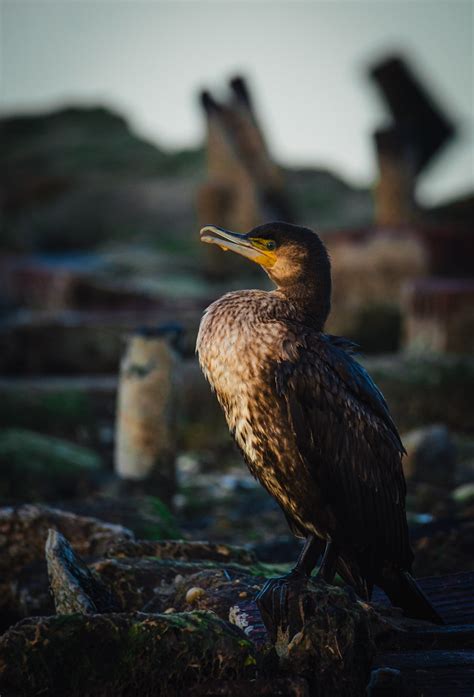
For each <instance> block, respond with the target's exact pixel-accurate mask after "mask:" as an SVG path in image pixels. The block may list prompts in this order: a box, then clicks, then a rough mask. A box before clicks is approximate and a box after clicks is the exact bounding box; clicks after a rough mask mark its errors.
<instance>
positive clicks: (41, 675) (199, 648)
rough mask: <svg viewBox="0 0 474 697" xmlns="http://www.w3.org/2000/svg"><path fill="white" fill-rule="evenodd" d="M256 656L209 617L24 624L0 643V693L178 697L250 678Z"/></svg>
mask: <svg viewBox="0 0 474 697" xmlns="http://www.w3.org/2000/svg"><path fill="white" fill-rule="evenodd" d="M254 652H255V650H254V648H253V645H252V644H251V642H250V641H248V640H247V639H246V638H245V635H244V634H243V632H241V631H240V630H238V629H237V628H235V627H233V626H232V625H230V624H228V623H226V622H223V621H222V620H220V619H219V618H218V617H217V616H216V615H214V614H213V613H207V612H191V613H181V614H175V615H158V614H157V615H144V614H141V613H131V614H120V613H119V614H108V615H87V616H86V615H76V614H75V615H62V616H56V617H39V618H38V617H36V618H29V619H27V620H24V621H22V622H20V623H19V624H17V625H16V626H15V627H13V628H12V629H11V630H9V631H8V632H6V633H5V634H4V635H3V636H2V637H1V638H0V693H1V694H4V695H13V694H14V695H16V696H17V697H26V696H27V695H32V694H48V695H51V696H54V695H57V696H59V695H60V696H61V697H62V695H66V694H67V695H70V697H75V696H80V697H83V695H88V696H89V697H112V696H113V697H122V696H123V697H125V695H138V694H139V695H141V696H142V697H148V696H149V697H159V696H161V695H162V696H165V695H166V697H175V696H176V697H177V696H178V695H184V694H187V688H188V687H190V686H195V685H198V684H200V683H201V682H205V681H207V680H210V679H215V680H233V679H237V678H242V677H252V676H253V674H254V671H255V663H256V660H255V656H254Z"/></svg>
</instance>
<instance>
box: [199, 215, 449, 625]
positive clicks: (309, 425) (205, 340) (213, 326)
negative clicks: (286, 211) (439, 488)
mask: <svg viewBox="0 0 474 697" xmlns="http://www.w3.org/2000/svg"><path fill="white" fill-rule="evenodd" d="M201 238H202V239H203V241H206V242H211V243H215V244H219V245H220V246H223V247H225V248H229V249H232V250H233V251H236V252H237V253H240V254H243V255H244V256H247V257H249V258H250V259H252V260H253V261H256V262H257V263H259V264H261V265H262V267H263V268H264V269H265V270H266V272H267V273H268V275H269V276H270V278H272V280H273V281H274V282H275V285H276V286H277V287H276V289H275V290H273V291H269V292H264V291H257V290H247V291H237V292H232V293H228V294H227V295H224V296H223V297H222V298H220V299H219V300H217V301H216V302H214V303H213V304H212V305H211V306H210V307H209V308H208V309H207V310H206V312H205V315H204V317H203V319H202V322H201V326H200V330H199V336H198V340H197V351H198V353H199V360H200V363H201V366H202V369H203V371H204V374H205V375H206V377H207V379H208V380H209V382H210V383H211V385H212V387H213V389H214V390H215V392H216V395H217V398H218V400H219V402H220V404H221V406H222V408H223V410H224V412H225V416H226V419H227V422H228V425H229V428H230V430H231V433H232V435H233V436H234V438H235V440H236V443H237V444H238V446H239V447H240V449H241V450H242V452H243V454H244V456H245V459H246V461H247V464H248V466H249V469H250V471H251V472H252V474H253V475H254V476H255V477H256V478H257V479H258V480H259V481H260V482H261V484H262V485H263V486H264V487H265V488H266V489H267V491H268V492H269V493H270V494H271V495H272V496H273V497H274V498H275V499H276V501H277V502H278V503H279V505H280V506H281V508H282V509H283V511H284V513H285V515H286V517H287V519H288V522H289V524H290V526H291V528H292V530H293V532H295V534H297V535H299V536H301V537H305V538H307V539H308V540H309V541H310V543H311V541H312V540H318V539H322V540H324V541H325V542H326V543H330V545H329V547H328V549H329V548H331V549H332V556H333V559H334V563H332V564H331V563H330V562H329V556H328V555H327V556H328V559H325V565H324V568H325V571H326V578H329V579H330V580H332V577H333V576H334V572H335V570H336V567H337V569H338V570H339V572H340V573H341V574H342V575H343V577H344V578H345V579H346V581H347V582H349V583H351V584H352V585H353V586H354V587H355V588H356V590H357V591H358V592H359V594H361V595H362V596H364V597H370V593H371V590H372V586H373V585H374V584H378V585H380V586H381V587H382V588H384V589H385V590H386V592H387V593H388V594H389V596H390V597H391V598H392V600H393V601H394V602H396V603H397V604H399V605H402V606H403V607H404V608H405V609H406V611H407V612H408V613H409V614H412V615H418V616H423V617H426V618H428V616H429V618H430V619H436V617H435V614H434V611H432V609H431V607H430V606H429V604H428V602H427V601H426V600H425V599H424V597H423V596H422V595H421V592H419V591H418V589H417V587H416V584H415V582H414V581H413V580H412V579H411V577H410V576H409V572H410V570H411V563H412V558H413V555H412V552H411V549H410V544H409V540H408V530H407V523H406V513H405V493H406V487H405V481H404V477H403V471H402V465H401V457H402V454H403V446H402V443H401V441H400V437H399V435H398V432H397V429H396V427H395V425H394V423H393V421H392V419H391V417H390V414H389V411H388V408H387V405H386V403H385V400H384V398H383V396H382V394H381V393H380V391H379V390H378V389H377V387H376V386H375V385H374V383H373V382H372V380H371V378H370V376H369V375H368V373H367V372H366V371H365V369H364V368H363V367H362V366H361V365H360V364H359V363H357V362H356V360H355V359H354V357H353V355H352V353H353V345H352V344H351V342H349V341H347V340H345V339H342V338H341V337H333V336H330V335H328V334H325V333H324V331H323V330H324V323H325V321H326V318H327V315H328V314H329V309H330V293H331V277H330V264H329V259H328V255H327V252H326V250H325V248H324V245H323V244H322V242H321V240H320V239H319V237H318V236H317V235H315V233H313V232H312V231H310V230H307V229H305V228H298V227H296V226H292V225H289V224H284V223H270V224H268V225H264V226H260V227H259V228H255V229H254V230H252V231H251V232H250V233H248V235H245V236H238V235H235V234H233V233H228V232H227V231H223V230H220V229H218V228H212V227H208V228H204V229H203V231H201ZM313 556H314V554H313ZM303 562H304V563H303ZM312 565H314V559H313V561H312V562H311V563H308V558H306V560H303V561H302V562H300V566H299V567H297V569H298V570H301V568H304V570H305V571H306V572H308V570H309V571H310V568H309V567H310V566H312Z"/></svg>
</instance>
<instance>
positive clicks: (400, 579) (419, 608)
mask: <svg viewBox="0 0 474 697" xmlns="http://www.w3.org/2000/svg"><path fill="white" fill-rule="evenodd" d="M377 585H379V584H377ZM380 586H381V587H382V588H383V590H384V591H385V593H386V594H387V595H388V597H389V598H390V600H391V601H392V603H393V605H396V606H397V607H401V608H402V610H403V611H404V613H405V614H406V615H407V616H408V617H414V618H416V619H419V620H426V621H428V622H433V623H435V624H444V621H443V619H442V618H441V617H440V616H439V615H438V613H437V612H436V610H435V609H434V607H433V606H432V605H431V603H430V601H429V600H428V598H427V597H426V595H425V594H424V593H423V591H422V590H421V588H420V586H419V585H418V584H417V582H416V581H415V579H414V578H413V576H411V574H410V573H409V572H408V571H402V570H400V571H395V572H394V573H393V574H390V577H387V576H385V575H384V578H383V585H382V583H381V584H380Z"/></svg>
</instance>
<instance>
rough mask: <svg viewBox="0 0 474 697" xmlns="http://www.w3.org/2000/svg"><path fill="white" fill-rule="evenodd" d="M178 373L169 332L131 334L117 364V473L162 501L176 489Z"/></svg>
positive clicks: (130, 483)
mask: <svg viewBox="0 0 474 697" xmlns="http://www.w3.org/2000/svg"><path fill="white" fill-rule="evenodd" d="M178 368H179V356H178V354H177V352H176V351H175V349H174V348H173V346H172V342H171V341H170V336H169V330H168V329H167V328H163V329H158V330H139V331H137V332H135V333H134V334H132V335H131V336H130V337H129V339H128V342H127V347H126V350H125V354H124V356H123V359H122V362H121V365H120V380H119V388H118V400H117V422H116V443H115V472H116V474H117V475H118V477H120V479H122V480H124V481H126V482H127V483H128V484H129V485H130V486H131V487H132V489H133V488H136V489H138V490H146V493H149V494H153V495H156V496H159V497H160V498H161V499H162V500H163V501H165V502H169V501H170V500H171V498H172V496H173V494H174V492H175V488H176V476H175V454H176V410H177V397H178ZM134 485H135V486H134Z"/></svg>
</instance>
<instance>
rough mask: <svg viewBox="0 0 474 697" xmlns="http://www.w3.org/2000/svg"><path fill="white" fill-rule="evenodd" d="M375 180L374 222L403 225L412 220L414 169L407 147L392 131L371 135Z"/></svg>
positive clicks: (414, 207)
mask: <svg viewBox="0 0 474 697" xmlns="http://www.w3.org/2000/svg"><path fill="white" fill-rule="evenodd" d="M375 145H376V150H377V161H378V168H379V179H378V182H377V184H376V187H375V222H376V223H377V225H384V226H385V225H388V226H391V225H395V226H398V225H404V224H406V223H410V222H411V221H413V218H414V217H415V214H416V206H415V184H416V178H415V171H414V167H413V162H412V158H410V154H409V149H408V148H407V147H406V146H404V143H403V142H402V141H401V140H400V139H399V138H398V136H397V134H396V131H391V130H387V131H378V132H377V133H376V134H375Z"/></svg>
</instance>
